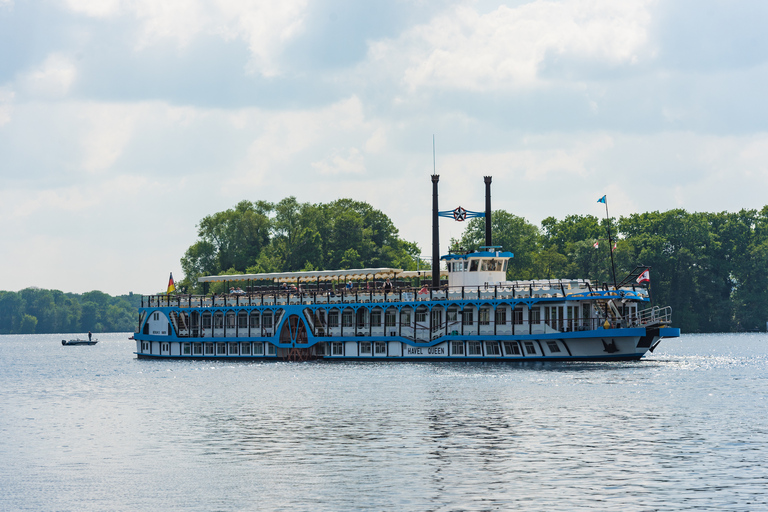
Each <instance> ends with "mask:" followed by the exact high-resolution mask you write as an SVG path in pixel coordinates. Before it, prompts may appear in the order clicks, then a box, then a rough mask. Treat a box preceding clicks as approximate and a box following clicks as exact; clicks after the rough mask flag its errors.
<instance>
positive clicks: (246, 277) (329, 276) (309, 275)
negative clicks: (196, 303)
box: [197, 268, 403, 283]
mask: <svg viewBox="0 0 768 512" xmlns="http://www.w3.org/2000/svg"><path fill="white" fill-rule="evenodd" d="M402 274H403V270H402V269H399V268H353V269H349V270H312V271H307V272H272V273H265V274H232V275H223V276H203V277H198V278H197V281H198V282H199V283H214V282H222V281H277V282H280V283H296V282H299V281H301V282H314V281H336V280H343V279H356V280H363V279H386V278H390V279H391V278H394V277H397V276H402Z"/></svg>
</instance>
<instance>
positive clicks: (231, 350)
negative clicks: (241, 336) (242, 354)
mask: <svg viewBox="0 0 768 512" xmlns="http://www.w3.org/2000/svg"><path fill="white" fill-rule="evenodd" d="M229 355H231V356H236V355H237V343H230V344H229Z"/></svg>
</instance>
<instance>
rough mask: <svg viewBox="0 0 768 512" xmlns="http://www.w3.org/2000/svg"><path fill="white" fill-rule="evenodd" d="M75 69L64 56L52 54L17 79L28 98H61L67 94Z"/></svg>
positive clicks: (74, 78)
mask: <svg viewBox="0 0 768 512" xmlns="http://www.w3.org/2000/svg"><path fill="white" fill-rule="evenodd" d="M76 78H77V68H76V67H75V65H74V63H73V62H72V60H71V59H70V58H69V57H67V56H66V55H62V54H60V53H53V54H51V55H49V56H48V57H46V59H45V60H44V61H43V62H42V63H41V64H40V65H39V66H38V67H37V68H35V69H33V70H31V71H28V72H26V73H23V74H22V75H21V76H20V77H19V86H20V88H21V89H22V90H23V91H24V92H25V93H26V94H27V95H30V96H34V97H42V98H61V97H64V96H66V95H67V93H69V90H70V88H71V87H72V84H73V83H74V82H75V80H76Z"/></svg>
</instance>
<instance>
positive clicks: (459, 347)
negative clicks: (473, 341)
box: [451, 341, 464, 356]
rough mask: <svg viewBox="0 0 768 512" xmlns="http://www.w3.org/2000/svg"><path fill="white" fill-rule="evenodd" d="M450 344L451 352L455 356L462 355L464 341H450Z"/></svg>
mask: <svg viewBox="0 0 768 512" xmlns="http://www.w3.org/2000/svg"><path fill="white" fill-rule="evenodd" d="M451 343H452V346H451V353H452V354H453V355H455V356H463V355H464V342H461V341H452V342H451Z"/></svg>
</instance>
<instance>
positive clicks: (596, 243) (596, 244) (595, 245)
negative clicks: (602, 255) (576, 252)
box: [592, 241, 599, 249]
mask: <svg viewBox="0 0 768 512" xmlns="http://www.w3.org/2000/svg"><path fill="white" fill-rule="evenodd" d="M598 245H599V243H598V242H597V241H595V243H594V244H592V247H594V248H595V249H597V246H598Z"/></svg>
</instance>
